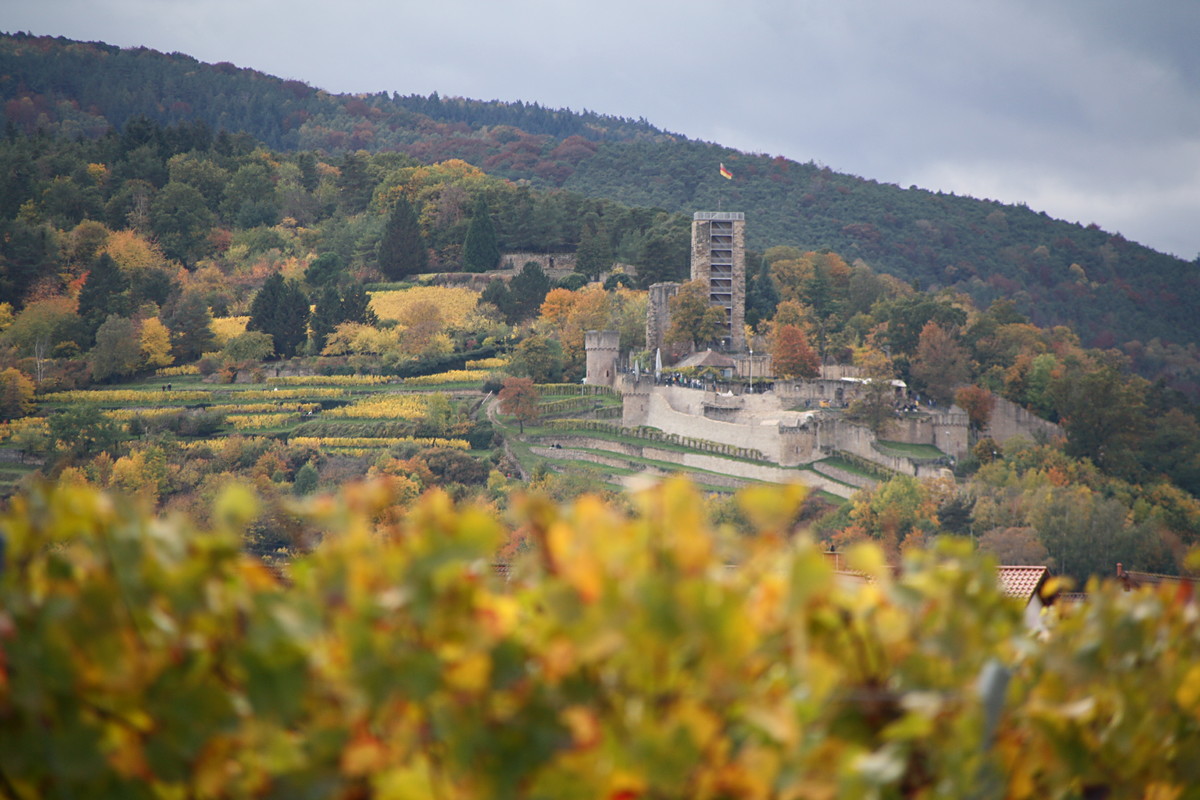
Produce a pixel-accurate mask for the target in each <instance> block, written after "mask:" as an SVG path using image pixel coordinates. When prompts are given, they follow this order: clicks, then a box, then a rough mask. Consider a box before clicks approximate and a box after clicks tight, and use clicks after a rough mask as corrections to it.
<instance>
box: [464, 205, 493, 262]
mask: <svg viewBox="0 0 1200 800" xmlns="http://www.w3.org/2000/svg"><path fill="white" fill-rule="evenodd" d="M499 263H500V245H499V244H498V243H497V241H496V227H495V225H493V224H492V214H491V212H490V211H489V210H488V204H487V200H485V199H484V197H483V195H480V196H479V199H478V200H476V201H475V210H474V211H473V212H472V214H471V225H470V227H468V228H467V238H466V240H465V241H464V242H463V268H464V269H465V270H466V271H467V272H487V271H488V270H489V269H495V268H496V265H497V264H499Z"/></svg>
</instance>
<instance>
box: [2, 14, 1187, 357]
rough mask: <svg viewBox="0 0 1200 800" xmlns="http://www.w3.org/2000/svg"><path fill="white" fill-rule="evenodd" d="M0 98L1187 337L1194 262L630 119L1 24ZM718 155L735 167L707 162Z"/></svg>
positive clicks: (52, 126)
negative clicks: (860, 264)
mask: <svg viewBox="0 0 1200 800" xmlns="http://www.w3.org/2000/svg"><path fill="white" fill-rule="evenodd" d="M0 100H2V101H3V104H4V105H3V116H4V122H5V126H6V129H7V130H9V131H10V132H17V131H20V132H25V133H31V132H34V131H37V130H45V131H47V132H53V133H59V134H66V135H68V136H84V137H99V136H101V135H103V134H104V133H105V131H107V130H108V129H109V128H110V126H111V127H115V128H118V129H120V128H123V127H124V125H125V123H126V122H128V121H129V120H131V119H134V118H136V117H139V116H145V117H147V118H149V119H152V120H155V121H157V122H159V123H161V124H165V125H179V124H180V123H188V124H191V123H204V124H205V125H206V126H208V128H209V129H210V130H212V131H215V132H220V131H226V132H230V133H244V134H248V135H249V136H251V137H253V138H254V139H255V140H259V141H262V142H263V143H265V144H267V145H268V146H270V147H273V148H278V149H283V150H291V151H317V152H325V153H328V154H340V153H344V152H347V151H358V150H367V151H376V152H379V151H395V152H400V153H404V154H407V155H408V156H410V157H411V158H413V159H416V160H417V161H418V162H421V163H426V164H431V163H435V162H439V161H445V160H447V159H451V158H457V159H462V160H465V161H467V162H469V163H471V164H473V165H475V166H478V167H480V168H482V169H483V170H485V171H486V172H487V173H488V174H490V175H494V176H498V177H503V178H508V179H511V180H516V181H523V182H528V184H529V185H531V186H533V187H541V188H563V189H568V190H570V191H572V192H573V193H578V194H579V195H583V196H589V197H595V198H606V199H609V200H615V201H618V202H621V203H625V204H629V205H634V206H645V207H656V208H662V209H665V210H667V211H671V212H682V213H685V214H686V213H690V212H691V211H693V210H696V209H702V208H710V207H713V206H715V205H716V204H717V203H718V202H721V203H722V204H723V205H724V207H726V208H737V209H740V210H743V211H745V212H746V213H747V215H748V219H750V220H751V225H750V226H749V231H750V237H751V245H752V246H753V247H755V248H758V249H765V248H767V247H770V246H775V245H792V246H796V247H798V248H801V249H803V250H820V249H823V248H829V249H832V250H834V251H836V252H838V253H840V254H842V255H843V256H845V257H846V258H848V259H851V260H854V259H862V260H864V261H865V262H866V263H867V264H869V265H870V266H871V267H872V268H873V269H875V270H876V271H879V272H886V273H890V274H893V275H895V276H897V277H899V278H901V279H903V280H906V281H911V282H914V283H918V284H919V285H920V286H921V287H923V288H936V287H950V288H954V289H957V290H961V291H965V292H967V293H969V294H970V295H971V296H972V297H973V298H974V300H975V301H976V302H977V303H979V304H980V305H987V304H988V303H990V302H991V301H992V300H994V299H996V298H999V297H1005V298H1010V299H1012V300H1013V301H1014V302H1015V303H1016V308H1017V310H1018V311H1020V312H1021V313H1023V314H1025V315H1027V316H1028V317H1029V318H1030V319H1031V320H1032V321H1034V322H1035V323H1037V324H1039V325H1043V326H1052V325H1058V324H1065V325H1069V326H1071V327H1072V328H1074V329H1075V330H1076V331H1077V332H1078V334H1079V335H1080V337H1081V339H1082V340H1083V342H1084V343H1085V344H1088V345H1092V346H1099V347H1111V346H1118V345H1119V346H1123V347H1124V349H1125V351H1126V353H1128V354H1129V355H1130V356H1131V357H1132V358H1133V359H1134V366H1135V367H1138V368H1141V369H1142V370H1143V371H1145V372H1147V373H1150V374H1154V373H1156V372H1158V371H1161V370H1163V369H1169V368H1170V363H1171V362H1178V361H1181V360H1182V361H1188V360H1190V358H1191V355H1192V354H1191V349H1190V348H1191V345H1192V344H1193V343H1195V342H1196V341H1197V340H1200V318H1197V316H1196V315H1195V314H1194V313H1193V312H1192V309H1194V308H1195V307H1197V305H1198V304H1200V277H1198V276H1197V270H1196V265H1195V264H1194V263H1189V262H1185V261H1182V260H1180V259H1177V258H1174V257H1171V256H1167V255H1164V254H1161V253H1157V252H1155V251H1153V250H1150V249H1149V248H1146V247H1143V246H1141V245H1138V244H1136V243H1134V242H1130V241H1127V240H1125V239H1124V238H1122V237H1121V236H1119V235H1114V234H1110V233H1107V232H1105V231H1103V230H1100V229H1099V228H1097V227H1095V226H1087V227H1084V226H1081V225H1077V224H1071V223H1065V222H1061V221H1056V220H1053V219H1051V218H1049V217H1048V216H1047V215H1045V214H1044V213H1037V212H1036V211H1034V210H1032V209H1029V208H1026V207H1024V206H1013V205H1004V204H1000V203H993V202H988V201H981V200H975V199H972V198H967V197H957V196H953V195H944V194H940V193H933V192H929V191H924V190H921V189H916V188H909V189H903V188H901V187H898V186H893V185H887V184H879V183H876V182H874V181H870V180H866V179H863V178H859V177H855V176H850V175H844V174H839V173H836V172H833V171H832V170H829V169H827V168H822V167H820V166H818V165H815V164H813V163H798V162H796V161H791V160H788V159H785V158H782V157H775V158H772V157H769V156H767V155H752V154H745V153H738V152H736V151H734V150H731V149H729V148H723V147H720V146H719V145H716V144H710V143H704V142H697V141H692V140H688V139H686V138H685V137H682V136H678V135H673V134H669V133H666V132H663V131H660V130H657V129H655V128H654V127H653V126H651V125H650V124H648V123H647V122H645V121H644V120H636V121H635V120H628V119H620V118H614V117H605V116H601V115H598V114H593V113H587V112H584V113H576V112H571V111H563V110H550V109H545V108H542V107H540V106H538V105H536V104H526V103H513V104H509V103H499V102H479V101H471V100H462V99H457V98H453V99H447V98H440V97H438V96H437V95H432V96H430V97H420V96H401V95H399V94H393V95H388V94H387V93H379V94H374V95H365V96H352V95H331V94H328V93H326V92H323V91H320V90H318V89H315V88H313V87H311V86H308V85H307V84H304V83H302V82H299V81H294V80H288V81H285V80H280V79H277V78H273V77H271V76H268V75H264V74H262V73H258V72H255V71H253V70H248V69H240V68H238V67H236V66H234V65H231V64H216V65H205V64H202V63H200V62H198V61H196V60H195V59H193V58H190V57H187V56H184V55H180V54H171V55H164V54H162V53H158V52H156V51H153V50H148V49H145V48H138V49H133V50H122V49H120V48H116V47H112V46H109V45H104V44H97V43H81V42H72V41H69V40H65V39H52V38H47V37H30V36H25V35H20V34H18V35H5V36H3V37H0ZM719 161H720V162H724V163H725V164H726V165H728V166H729V167H730V168H731V169H732V170H733V172H734V175H735V178H734V180H733V181H724V180H723V179H722V178H720V176H719V175H718V173H717V169H716V164H717V163H718V162H719ZM721 193H723V195H722V194H721ZM568 244H569V245H575V244H578V241H577V240H576V241H575V242H569V243H568ZM1147 354H1161V355H1147ZM1146 358H1148V359H1150V362H1152V363H1141V362H1140V359H1146Z"/></svg>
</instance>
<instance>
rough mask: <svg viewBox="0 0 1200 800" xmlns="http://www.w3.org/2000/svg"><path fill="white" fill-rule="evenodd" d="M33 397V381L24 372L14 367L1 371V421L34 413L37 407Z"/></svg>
mask: <svg viewBox="0 0 1200 800" xmlns="http://www.w3.org/2000/svg"><path fill="white" fill-rule="evenodd" d="M33 395H34V386H33V381H32V380H30V379H29V376H28V375H26V374H25V373H24V372H21V371H20V370H19V369H16V368H14V367H9V368H8V369H6V370H3V371H0V421H4V420H10V419H16V418H18V417H24V416H27V415H28V414H30V413H32V412H33V409H34V407H35V406H36V405H37V404H36V402H35V401H34V398H33Z"/></svg>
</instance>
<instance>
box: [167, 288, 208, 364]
mask: <svg viewBox="0 0 1200 800" xmlns="http://www.w3.org/2000/svg"><path fill="white" fill-rule="evenodd" d="M162 322H163V324H164V325H166V326H167V328H168V329H169V330H170V331H171V353H172V354H173V355H174V356H175V360H176V361H178V362H180V363H187V362H189V361H195V360H196V359H197V358H199V357H200V356H202V355H204V354H205V353H207V352H209V351H211V350H212V349H213V346H214V344H215V342H216V336H214V335H213V329H212V314H211V313H210V312H209V310H208V304H207V303H205V302H204V298H203V297H201V296H200V295H199V294H196V293H195V292H184V293H183V294H182V295H180V296H179V297H178V298H177V299H176V300H175V301H174V302H173V303H171V304H169V305H168V306H167V308H166V309H165V311H164V313H163V315H162Z"/></svg>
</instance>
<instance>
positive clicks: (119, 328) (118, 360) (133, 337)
mask: <svg viewBox="0 0 1200 800" xmlns="http://www.w3.org/2000/svg"><path fill="white" fill-rule="evenodd" d="M141 362H142V348H141V340H140V339H139V337H138V332H137V326H136V325H135V324H134V322H133V320H131V319H129V318H128V317H118V316H117V315H116V314H110V315H109V317H108V319H106V320H105V321H104V324H103V325H101V326H100V329H99V330H97V331H96V345H95V347H93V348H92V350H91V352H90V353H89V354H88V363H90V364H91V367H92V378H93V379H94V380H97V381H104V380H108V379H109V378H122V377H125V376H126V375H132V374H133V373H134V372H136V371H137V368H138V366H139V365H140V364H141Z"/></svg>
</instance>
